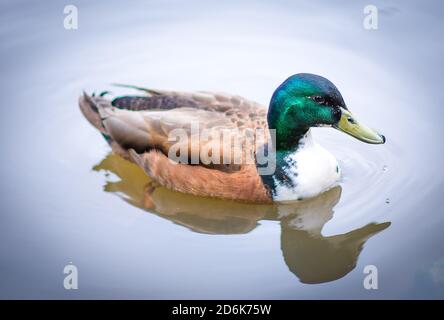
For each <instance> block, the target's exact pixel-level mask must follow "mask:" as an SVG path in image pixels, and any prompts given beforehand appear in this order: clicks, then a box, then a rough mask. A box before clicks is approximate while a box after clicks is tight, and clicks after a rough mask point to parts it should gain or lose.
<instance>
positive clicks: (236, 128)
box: [79, 73, 385, 203]
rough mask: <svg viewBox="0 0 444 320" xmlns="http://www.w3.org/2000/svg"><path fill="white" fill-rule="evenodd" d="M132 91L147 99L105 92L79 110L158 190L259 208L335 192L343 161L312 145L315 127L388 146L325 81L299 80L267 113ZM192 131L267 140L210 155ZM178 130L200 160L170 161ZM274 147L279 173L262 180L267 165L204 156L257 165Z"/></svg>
mask: <svg viewBox="0 0 444 320" xmlns="http://www.w3.org/2000/svg"><path fill="white" fill-rule="evenodd" d="M128 87H131V88H134V89H138V90H140V91H142V92H143V93H144V94H143V95H137V96H121V97H117V98H115V99H113V100H109V99H106V98H105V96H106V95H105V94H106V92H105V93H103V94H101V95H99V96H94V95H92V96H89V95H87V94H86V93H84V94H83V95H81V96H80V99H79V105H80V109H81V111H82V112H83V114H84V115H85V117H86V118H87V119H88V120H89V122H90V123H91V124H92V125H93V126H94V127H96V128H97V129H98V130H99V131H100V132H101V133H102V135H103V136H104V137H105V139H106V140H107V141H108V143H109V144H110V145H111V147H112V150H113V151H114V152H115V153H117V154H119V155H120V156H122V157H124V158H126V159H128V160H131V161H133V162H135V163H136V164H138V165H139V166H140V167H141V168H142V169H143V170H144V171H145V172H146V174H147V175H148V176H149V177H151V178H152V179H153V180H154V181H156V182H157V183H158V184H159V185H161V186H164V187H166V188H169V189H171V190H174V191H178V192H183V193H190V194H193V195H197V196H204V197H215V198H221V199H230V200H238V201H246V202H253V203H272V202H281V201H291V200H297V199H304V198H310V197H314V196H316V195H318V194H320V193H322V192H324V191H326V190H328V189H330V188H332V187H333V186H335V185H336V184H337V182H338V179H339V177H340V168H339V165H338V162H337V160H336V159H335V157H334V156H333V155H332V154H331V153H329V152H328V151H327V150H325V149H324V148H322V147H321V146H319V145H318V144H317V143H315V142H314V141H313V138H312V135H311V131H310V128H311V127H320V126H325V127H332V128H335V129H338V130H341V131H343V132H345V133H347V134H349V135H351V136H353V137H355V138H357V139H359V140H361V141H363V142H366V143H372V144H381V143H384V142H385V137H384V136H383V135H381V134H379V133H378V132H376V131H374V130H373V129H370V128H368V127H366V126H364V125H362V124H360V123H359V122H358V121H357V120H356V118H355V117H354V116H353V115H352V113H351V112H350V111H349V110H348V108H347V106H346V104H345V102H344V100H343V98H342V96H341V93H340V92H339V90H338V89H337V88H336V87H335V85H334V84H333V83H332V82H330V81H329V80H328V79H326V78H324V77H321V76H319V75H314V74H308V73H300V74H295V75H293V76H291V77H289V78H288V79H286V80H285V81H284V82H283V83H282V84H281V85H280V86H279V87H278V88H277V89H276V90H275V91H274V93H273V95H272V97H271V101H270V104H269V108H268V111H267V109H266V108H265V107H264V106H262V105H260V104H259V103H256V102H253V101H251V100H247V99H245V98H242V97H240V96H237V95H231V94H227V93H221V92H207V91H199V92H190V93H187V92H177V91H167V90H153V89H146V88H140V87H133V86H128ZM193 124H197V125H198V128H199V129H198V130H199V131H198V132H199V133H201V132H202V131H203V130H209V131H212V132H218V133H220V132H222V131H223V132H226V131H227V130H229V131H230V132H234V133H233V134H232V135H231V138H233V137H234V139H236V138H239V137H244V136H248V135H249V133H250V132H251V131H257V130H259V131H260V130H262V132H265V133H266V136H265V138H264V139H258V141H259V143H254V144H251V143H241V144H240V146H239V145H236V144H234V145H236V146H237V147H235V148H234V147H232V146H231V145H229V147H225V146H226V145H225V144H220V145H217V146H216V147H214V146H213V148H211V142H208V140H207V141H205V142H202V141H200V140H198V139H197V140H196V139H193V130H192V126H193ZM176 129H181V130H183V132H185V134H186V135H187V137H186V138H189V139H187V140H186V143H185V144H186V146H185V149H186V151H188V152H189V153H188V154H187V158H186V159H187V160H190V158H191V157H192V156H190V155H193V154H196V151H197V155H198V157H197V159H191V161H189V162H188V163H177V162H176V161H172V160H171V159H170V158H171V157H170V158H169V156H170V155H171V153H170V152H171V151H172V149H173V148H177V140H172V139H171V135H172V134H173V133H174V132H175V130H176ZM271 138H272V139H271ZM270 145H271V147H272V148H271V150H273V152H272V158H273V168H274V170H273V171H272V172H271V173H267V174H260V170H261V168H262V164H259V163H258V162H256V163H255V162H253V163H251V161H250V162H248V161H247V160H248V159H250V158H248V159H247V157H242V159H241V161H240V162H235V161H231V162H229V163H226V162H214V163H211V162H210V163H209V162H208V161H206V160H207V159H204V157H203V156H202V150H204V149H205V150H206V152H208V150H210V153H209V154H211V153H214V154H215V150H216V148H220V150H219V151H220V152H219V153H218V157H220V158H221V159H222V158H223V159H225V156H224V155H227V154H229V155H231V154H233V152H235V151H236V150H235V149H236V148H240V149H242V150H243V151H247V152H246V153H245V154H251V155H253V159H256V155H257V154H258V152H259V150H262V149H264V148H265V147H267V150H269V147H270ZM181 147H183V146H181ZM179 149H180V148H179ZM180 150H183V149H180ZM193 152H194V153H193ZM207 155H208V153H207ZM229 159H231V157H230V158H229ZM250 160H251V159H250Z"/></svg>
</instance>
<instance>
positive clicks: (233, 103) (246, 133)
mask: <svg viewBox="0 0 444 320" xmlns="http://www.w3.org/2000/svg"><path fill="white" fill-rule="evenodd" d="M147 90H148V89H147ZM149 92H150V95H147V96H125V97H119V98H116V99H114V100H113V101H110V100H107V99H105V98H103V97H90V96H88V95H86V94H84V95H83V96H82V97H81V98H80V107H81V109H82V111H83V113H84V114H85V116H86V117H87V118H88V119H89V120H90V122H91V123H92V124H93V125H94V126H95V127H96V128H98V129H99V130H100V131H101V132H102V133H103V134H104V135H105V136H106V137H107V138H108V139H109V140H110V141H112V142H113V143H114V144H117V145H118V147H119V148H121V149H123V150H129V149H134V150H135V151H136V152H137V153H139V154H141V153H143V152H145V151H149V150H152V149H156V150H159V151H161V152H162V153H163V154H165V155H166V156H169V157H170V158H172V156H173V153H174V155H175V156H176V157H175V158H176V159H179V158H180V160H181V161H182V162H186V163H192V164H202V165H205V166H206V167H209V168H217V169H221V170H237V169H239V164H243V163H248V161H252V159H251V157H254V152H255V146H256V145H260V144H261V141H262V140H264V139H268V129H267V123H266V109H265V108H264V107H263V106H261V105H259V104H258V103H255V102H252V101H250V100H247V99H244V98H242V97H239V96H235V95H229V94H225V93H211V92H195V93H186V92H175V91H160V90H156V91H151V90H150V91H149ZM152 92H155V94H153V93H152ZM257 133H258V134H257ZM256 139H261V141H256ZM178 156H180V157H178ZM239 157H241V159H239ZM249 157H250V158H249ZM217 159H218V160H217ZM250 163H251V162H250ZM222 164H224V165H222Z"/></svg>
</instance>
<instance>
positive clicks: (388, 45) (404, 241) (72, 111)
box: [0, 1, 444, 299]
mask: <svg viewBox="0 0 444 320" xmlns="http://www.w3.org/2000/svg"><path fill="white" fill-rule="evenodd" d="M72 3H73V4H74V5H76V7H77V8H78V16H79V24H78V26H79V28H78V29H77V30H66V29H65V28H64V26H63V19H64V14H63V7H64V3H59V2H56V1H53V2H51V1H48V2H46V3H45V4H41V5H39V6H35V5H33V4H32V3H30V2H24V1H23V2H22V1H3V2H2V4H1V5H0V7H1V10H0V17H1V19H0V26H1V28H0V39H1V43H2V45H1V47H0V54H1V56H0V57H1V59H0V65H1V70H2V71H1V76H0V81H1V88H2V89H1V90H2V106H1V107H0V112H1V117H0V121H1V126H0V130H1V135H0V139H1V145H2V157H1V167H0V172H1V177H2V179H1V184H0V185H1V200H2V201H1V203H2V204H1V223H0V270H1V272H0V288H1V289H0V297H2V298H232V299H236V298H271V299H299V298H305V299H314V298H322V299H323V298H339V299H342V298H365V299H375V298H444V250H443V241H444V234H443V233H442V229H443V227H444V216H443V214H444V213H443V212H442V201H441V199H442V187H443V183H444V172H443V170H441V166H442V155H443V151H442V146H443V145H442V137H443V126H442V124H441V122H442V119H444V112H443V110H442V105H443V102H444V91H443V90H442V85H443V80H442V74H441V73H442V67H443V61H442V57H443V56H444V44H443V42H442V41H439V40H438V39H440V37H441V34H442V31H443V24H444V22H443V20H442V18H441V17H440V15H439V12H441V11H442V4H441V3H439V2H438V1H435V2H433V1H426V2H420V1H417V2H415V1H403V2H395V1H373V4H375V5H376V6H377V7H378V8H379V9H380V10H379V26H378V29H377V30H366V29H364V28H363V25H362V21H363V18H364V14H363V8H364V6H365V5H367V3H366V2H365V1H354V2H353V3H345V2H342V1H339V2H336V3H333V2H327V1H310V2H305V3H304V2H301V3H295V2H293V1H273V2H261V1H246V2H243V3H242V4H240V3H237V2H236V1H224V2H223V3H222V2H221V3H215V2H213V3H209V2H206V1H186V2H180V1H168V2H163V1H147V2H144V1H136V2H131V3H126V2H124V1H121V2H117V1H106V2H105V1H104V2H94V3H92V2H87V1H72ZM299 72H310V73H316V74H320V75H322V76H324V77H326V78H328V79H330V80H331V81H332V82H333V83H335V84H336V86H337V87H338V88H339V90H340V91H341V93H342V95H343V97H344V99H345V101H346V103H347V105H348V106H349V108H350V110H351V111H352V112H354V113H355V114H357V115H358V117H359V119H360V120H361V121H362V122H364V123H366V124H369V125H370V126H373V127H375V128H377V129H379V130H380V131H381V132H382V133H384V135H385V136H386V138H387V143H386V144H385V145H368V144H364V143H361V142H359V141H357V140H355V139H352V138H351V137H349V136H346V135H344V134H342V133H340V132H336V131H335V130H332V129H327V128H317V129H315V130H314V138H315V139H316V140H317V142H319V143H320V144H321V145H323V146H324V147H325V148H326V149H328V150H329V151H331V152H332V153H333V154H334V155H335V156H336V157H337V158H338V159H339V161H340V164H341V166H342V171H343V178H342V181H341V184H340V186H339V187H337V188H334V189H332V190H330V191H328V192H327V193H325V194H323V195H321V196H319V197H317V198H314V199H310V200H306V201H302V202H298V203H293V204H285V205H275V206H257V205H246V204H239V203H234V202H227V201H220V200H211V199H200V198H196V197H191V196H187V195H182V194H177V193H174V192H171V191H168V190H165V189H162V188H157V189H153V188H151V186H150V181H149V179H148V178H147V177H146V176H145V175H144V173H143V172H142V171H141V170H140V169H139V168H138V167H136V166H135V165H133V164H131V163H129V162H126V161H125V160H123V159H121V158H119V157H118V156H115V155H112V154H110V153H109V152H110V149H109V147H108V145H107V144H106V142H105V141H104V139H103V138H102V137H101V136H100V135H99V134H98V132H97V131H96V130H95V129H94V128H93V127H91V126H90V124H89V123H88V122H87V121H86V120H85V119H84V118H83V116H82V114H81V113H80V111H79V108H78V105H77V99H78V96H79V95H80V94H81V92H82V90H85V91H87V92H93V91H100V90H111V91H112V92H113V93H115V94H121V93H125V92H127V90H125V89H122V88H115V87H112V86H111V85H110V84H111V83H116V82H118V83H129V84H135V85H141V86H147V87H152V88H171V89H178V90H219V91H226V92H232V93H237V94H240V95H242V96H245V97H248V98H251V99H253V100H256V101H259V102H262V103H263V104H267V103H268V101H269V99H270V97H271V94H272V93H273V91H274V89H275V88H276V87H277V85H279V84H280V83H281V82H282V81H283V80H284V79H285V78H287V77H288V76H290V75H291V74H294V73H299ZM132 93H133V92H132ZM70 263H72V264H74V265H75V266H76V267H77V268H78V274H79V289H78V290H65V289H64V287H63V279H64V277H65V275H64V274H63V269H64V267H65V266H66V265H68V264H70ZM368 265H374V266H376V268H377V270H378V290H366V289H365V288H364V286H363V281H364V277H365V276H366V274H364V272H363V271H364V268H365V267H366V266H368Z"/></svg>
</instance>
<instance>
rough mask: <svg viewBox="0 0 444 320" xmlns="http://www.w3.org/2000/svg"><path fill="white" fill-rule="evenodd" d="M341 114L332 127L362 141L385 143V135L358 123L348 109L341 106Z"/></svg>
mask: <svg viewBox="0 0 444 320" xmlns="http://www.w3.org/2000/svg"><path fill="white" fill-rule="evenodd" d="M341 111H342V115H341V119H340V120H339V122H338V123H337V124H335V125H333V127H334V128H336V129H338V130H341V131H342V132H345V133H347V134H349V135H351V136H352V137H355V138H356V139H358V140H361V141H363V142H367V143H372V144H381V143H385V137H384V136H383V135H382V134H380V133H378V132H376V131H375V130H373V129H370V128H369V127H367V126H365V125H363V124H360V123H359V122H358V121H357V120H356V118H355V117H354V116H353V115H352V114H351V113H350V111H348V110H345V109H344V108H341Z"/></svg>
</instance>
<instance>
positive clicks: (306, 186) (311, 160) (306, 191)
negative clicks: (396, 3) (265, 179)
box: [271, 136, 340, 201]
mask: <svg viewBox="0 0 444 320" xmlns="http://www.w3.org/2000/svg"><path fill="white" fill-rule="evenodd" d="M276 164H277V165H276V170H275V173H274V174H273V175H272V177H271V178H272V181H271V182H272V186H271V191H272V196H273V201H289V200H296V199H304V198H310V197H314V196H316V195H318V194H320V193H322V192H324V191H326V190H328V189H330V188H331V187H333V186H335V185H336V184H337V182H338V180H339V177H340V169H339V165H338V162H337V160H336V158H335V157H334V156H333V155H332V154H331V153H330V152H328V151H327V150H325V149H324V148H322V147H321V146H320V145H318V144H316V143H314V142H313V141H312V139H311V136H308V137H306V138H305V140H304V141H303V143H301V145H300V147H299V148H298V149H297V150H296V151H294V152H289V153H286V154H283V155H280V156H279V155H278V158H277V159H276Z"/></svg>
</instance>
